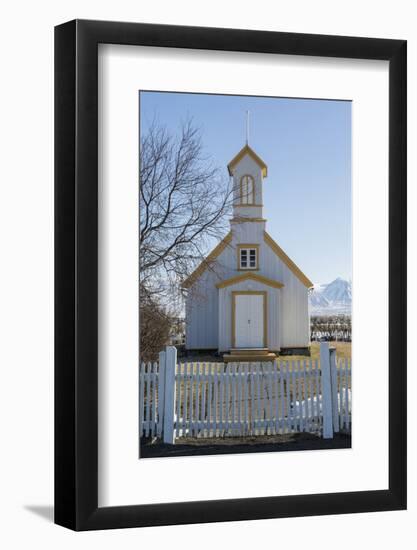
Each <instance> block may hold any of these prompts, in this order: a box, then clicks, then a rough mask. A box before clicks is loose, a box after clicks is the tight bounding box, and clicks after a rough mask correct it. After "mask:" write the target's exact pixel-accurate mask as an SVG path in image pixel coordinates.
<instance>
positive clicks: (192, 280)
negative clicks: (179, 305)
mask: <svg viewBox="0 0 417 550" xmlns="http://www.w3.org/2000/svg"><path fill="white" fill-rule="evenodd" d="M231 240H232V232H231V231H229V233H228V234H227V235H226V236H225V237H224V239H222V240H221V241H220V242H219V244H218V245H217V246H216V247H215V248H213V250H212V251H211V252H210V254H209V255H208V256H207V258H205V259H204V260H203V261H202V262H201V264H200V265H199V266H198V267H197V268H196V269H195V270H194V271H193V272H192V273H191V275H190V276H189V277H187V278H186V279H185V280H184V281H183V283H182V285H181V286H182V288H189V287H190V286H191V285H192V284H193V283H195V281H196V280H197V279H198V278H199V277H200V276H201V275H202V274H203V273H204V271H205V270H206V269H207V268H208V267H210V264H211V263H212V262H213V261H214V260H216V258H217V257H218V256H220V254H221V253H222V252H223V250H224V249H225V248H226V246H228V245H229V244H230V242H231Z"/></svg>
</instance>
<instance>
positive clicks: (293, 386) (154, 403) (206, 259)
mask: <svg viewBox="0 0 417 550" xmlns="http://www.w3.org/2000/svg"><path fill="white" fill-rule="evenodd" d="M139 116H140V124H139V127H140V136H139V330H140V335H139V342H140V345H139V350H140V357H139V418H140V423H139V432H140V433H139V440H140V450H139V457H140V458H150V457H170V456H195V455H207V454H223V453H247V452H270V451H275V452H277V451H302V450H314V449H329V450H330V449H340V448H349V447H350V446H351V432H352V407H351V401H352V392H351V376H352V365H351V346H352V321H351V308H352V242H351V241H352V239H351V226H352V220H351V214H352V213H351V202H352V201H351V102H350V101H341V100H332V99H323V100H318V99H308V98H281V97H252V96H236V95H216V94H196V93H184V92H182V93H179V92H158V91H140V92H139Z"/></svg>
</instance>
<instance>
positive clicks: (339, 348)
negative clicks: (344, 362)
mask: <svg viewBox="0 0 417 550" xmlns="http://www.w3.org/2000/svg"><path fill="white" fill-rule="evenodd" d="M329 345H330V347H332V348H336V356H337V358H338V359H351V358H352V343H351V342H329ZM310 352H311V359H320V342H312V344H311V346H310ZM282 359H284V360H285V359H289V360H291V359H307V357H305V356H303V355H289V356H287V357H282Z"/></svg>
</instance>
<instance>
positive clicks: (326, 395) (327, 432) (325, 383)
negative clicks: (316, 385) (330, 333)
mask: <svg viewBox="0 0 417 550" xmlns="http://www.w3.org/2000/svg"><path fill="white" fill-rule="evenodd" d="M320 368H321V387H322V404H321V406H322V412H323V438H324V439H332V438H333V411H332V408H333V407H332V383H331V375H330V351H329V343H328V342H320Z"/></svg>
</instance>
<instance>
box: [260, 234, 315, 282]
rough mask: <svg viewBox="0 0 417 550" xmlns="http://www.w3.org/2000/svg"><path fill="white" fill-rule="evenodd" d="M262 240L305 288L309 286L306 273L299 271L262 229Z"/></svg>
mask: <svg viewBox="0 0 417 550" xmlns="http://www.w3.org/2000/svg"><path fill="white" fill-rule="evenodd" d="M264 240H265V242H266V244H267V245H269V247H270V248H271V249H272V250H273V252H275V254H276V255H277V256H278V258H280V259H281V260H282V261H283V262H284V264H285V265H286V266H287V267H288V269H290V270H291V271H292V272H293V273H294V275H295V276H296V277H297V278H298V279H299V280H300V281H301V282H302V283H303V285H304V286H306V287H307V288H311V287H312V286H314V285H313V283H312V282H311V281H310V279H309V278H308V277H306V275H304V273H303V272H302V271H301V269H300V268H299V267H298V266H297V265H296V264H295V263H294V262H293V261H292V260H291V259H290V258H289V257H288V256H287V255H286V254H285V252H284V251H283V250H282V248H281V247H280V246H278V244H277V243H276V242H275V241H274V239H273V238H272V237H271V236H270V235H268V233H267V232H266V231H264Z"/></svg>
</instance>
